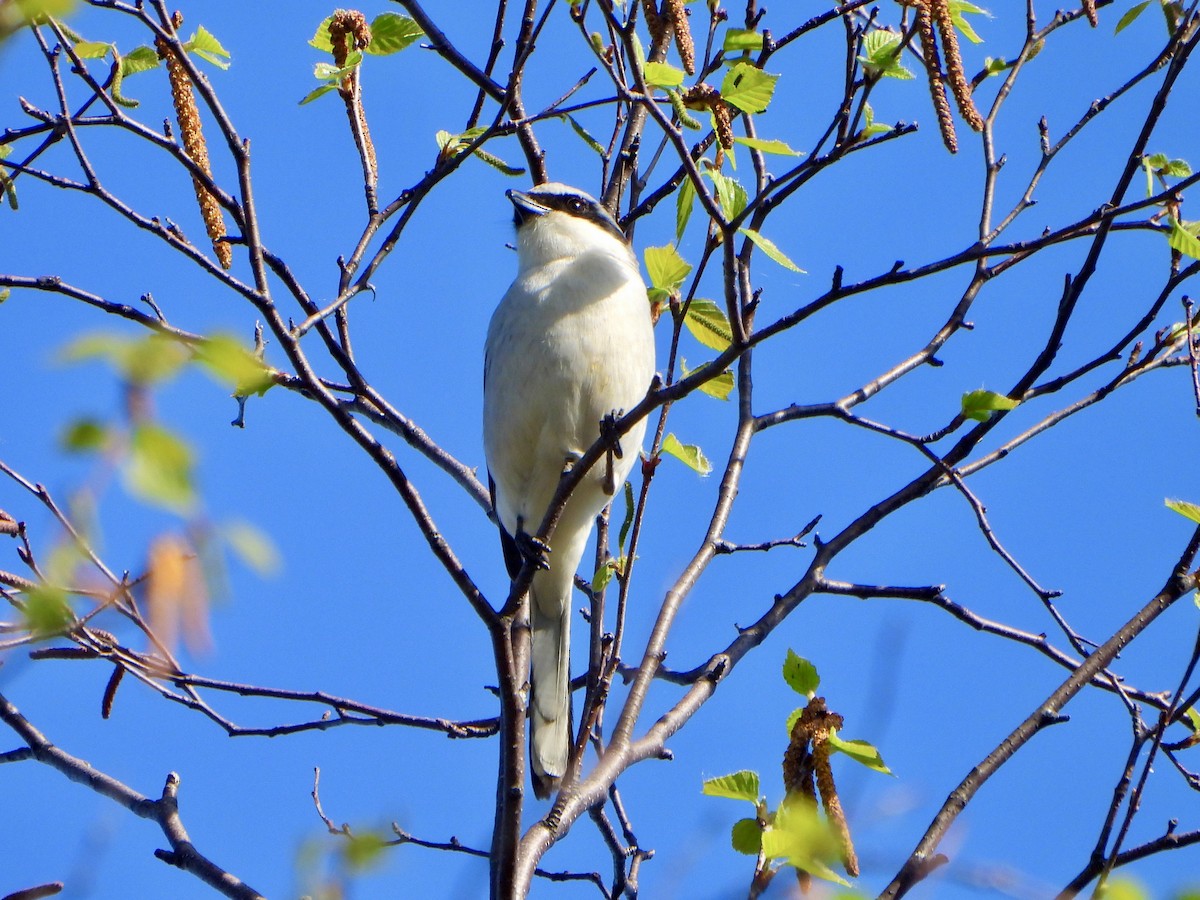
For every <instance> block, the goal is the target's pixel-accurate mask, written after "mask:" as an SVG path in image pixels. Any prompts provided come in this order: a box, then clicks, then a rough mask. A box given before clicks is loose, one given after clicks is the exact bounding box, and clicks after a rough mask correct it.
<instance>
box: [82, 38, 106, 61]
mask: <svg viewBox="0 0 1200 900" xmlns="http://www.w3.org/2000/svg"><path fill="white" fill-rule="evenodd" d="M72 49H73V50H74V51H75V55H76V56H78V57H79V58H80V59H103V58H104V57H106V56H108V51H109V50H112V49H113V45H112V44H106V43H104V41H76V42H75V44H74V46H73V47H72Z"/></svg>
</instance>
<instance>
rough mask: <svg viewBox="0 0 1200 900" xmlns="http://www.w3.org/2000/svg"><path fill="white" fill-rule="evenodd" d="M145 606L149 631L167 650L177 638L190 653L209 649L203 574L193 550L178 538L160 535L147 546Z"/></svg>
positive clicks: (206, 596)
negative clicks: (148, 613) (181, 639)
mask: <svg viewBox="0 0 1200 900" xmlns="http://www.w3.org/2000/svg"><path fill="white" fill-rule="evenodd" d="M146 604H147V606H148V607H149V609H150V630H151V631H152V632H154V634H155V635H156V636H157V637H158V639H159V640H160V641H162V642H163V643H164V644H166V645H167V646H168V647H171V646H174V644H175V643H176V641H177V640H178V639H179V637H180V636H182V637H183V640H184V643H185V644H186V645H187V647H188V649H189V650H191V651H192V652H202V651H205V650H208V649H209V648H210V647H211V646H212V637H211V635H210V632H209V628H208V590H207V588H206V586H205V583H204V577H203V573H202V571H201V568H200V563H199V560H198V559H197V556H196V551H195V549H193V547H192V545H191V544H190V543H188V542H187V541H186V540H185V539H184V538H182V537H180V536H179V535H175V534H163V535H159V536H158V537H156V538H155V539H154V541H153V542H152V543H151V544H150V551H149V559H148V560H147V563H146Z"/></svg>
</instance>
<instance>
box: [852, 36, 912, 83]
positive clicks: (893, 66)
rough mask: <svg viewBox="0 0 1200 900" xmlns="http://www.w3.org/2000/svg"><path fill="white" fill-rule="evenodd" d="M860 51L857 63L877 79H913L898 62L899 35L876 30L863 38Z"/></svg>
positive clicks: (910, 73)
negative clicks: (861, 50)
mask: <svg viewBox="0 0 1200 900" xmlns="http://www.w3.org/2000/svg"><path fill="white" fill-rule="evenodd" d="M862 49H863V55H862V56H860V57H859V58H858V61H859V62H861V63H862V64H863V66H865V67H866V69H867V71H868V72H869V73H870V74H872V75H875V76H876V77H877V78H900V79H909V78H912V77H914V76H913V73H912V72H910V71H909V70H908V69H906V68H905V67H904V66H903V65H902V64H901V62H900V35H899V34H897V33H896V32H894V31H888V30H886V29H883V28H879V29H876V30H875V31H872V32H871V33H870V34H868V35H867V36H866V37H865V38H863V42H862Z"/></svg>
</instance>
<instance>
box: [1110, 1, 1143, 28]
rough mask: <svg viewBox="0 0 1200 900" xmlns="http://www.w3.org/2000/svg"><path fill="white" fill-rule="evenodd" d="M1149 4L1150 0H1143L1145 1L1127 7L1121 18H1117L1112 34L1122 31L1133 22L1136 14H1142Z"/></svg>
mask: <svg viewBox="0 0 1200 900" xmlns="http://www.w3.org/2000/svg"><path fill="white" fill-rule="evenodd" d="M1149 5H1150V0H1145V2H1143V3H1138V4H1135V5H1134V6H1131V7H1129V9H1127V10H1125V14H1124V15H1123V16H1121V18H1120V19H1119V20H1117V27H1116V30H1115V31H1113V34H1120V33H1121V32H1122V31H1124V30H1125V29H1126V28H1127V27H1128V26H1129V25H1131V24H1132V23H1133V20H1134V19H1136V18H1137V17H1138V16H1140V15H1141V14H1142V12H1143V11H1144V10H1145V9H1146V7H1147V6H1149Z"/></svg>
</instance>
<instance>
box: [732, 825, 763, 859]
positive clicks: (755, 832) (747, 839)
mask: <svg viewBox="0 0 1200 900" xmlns="http://www.w3.org/2000/svg"><path fill="white" fill-rule="evenodd" d="M762 836H763V830H762V826H761V825H759V824H758V819H738V820H737V821H736V822H734V823H733V831H732V832H731V833H730V835H729V841H730V843H731V844H732V845H733V849H734V850H736V851H737V852H738V853H745V854H746V855H747V856H758V851H759V849H760V848H761V847H762Z"/></svg>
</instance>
